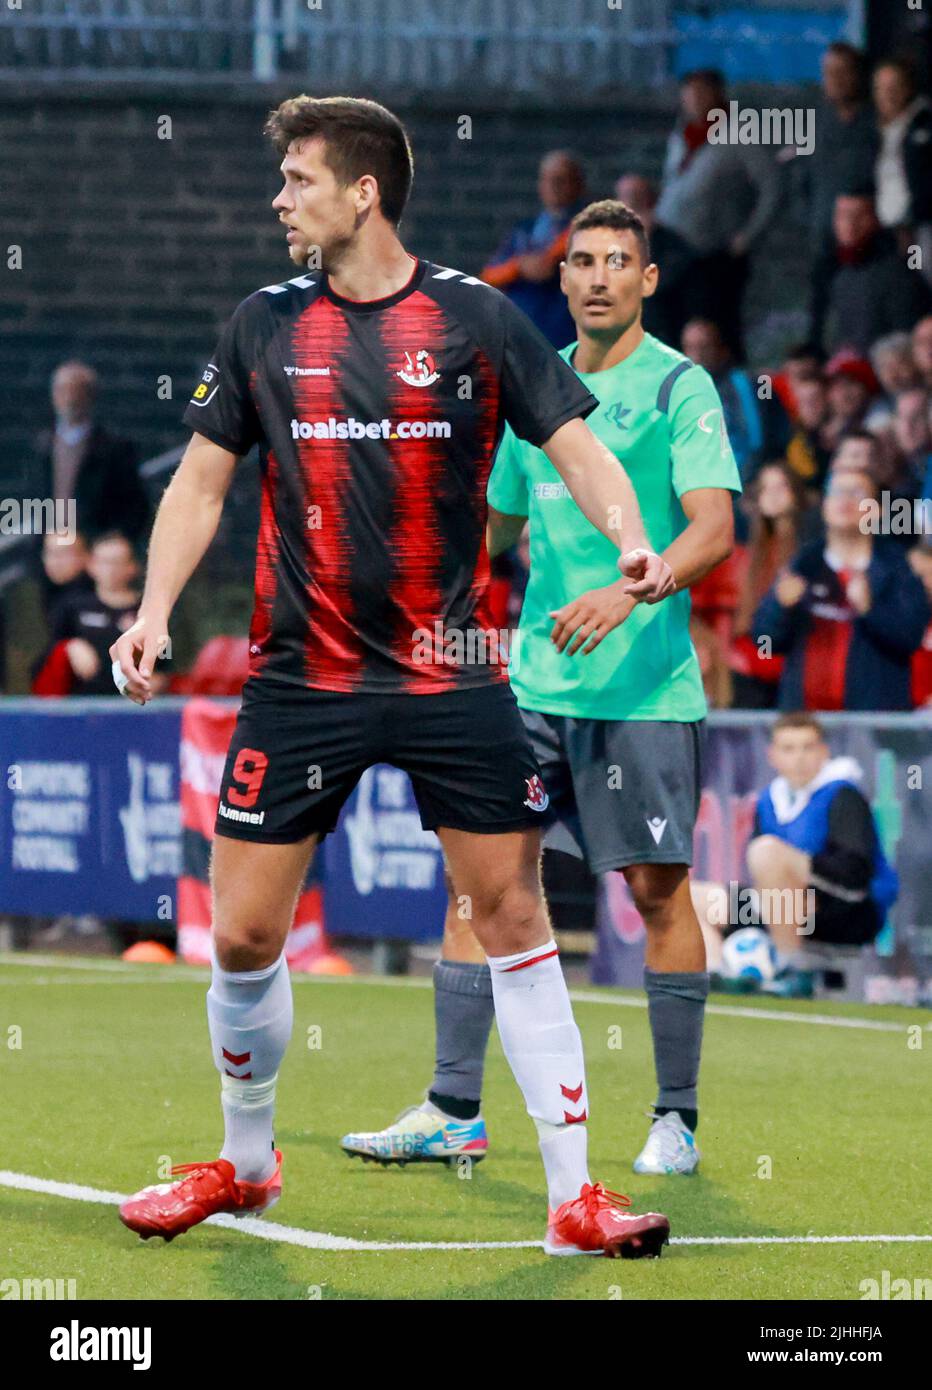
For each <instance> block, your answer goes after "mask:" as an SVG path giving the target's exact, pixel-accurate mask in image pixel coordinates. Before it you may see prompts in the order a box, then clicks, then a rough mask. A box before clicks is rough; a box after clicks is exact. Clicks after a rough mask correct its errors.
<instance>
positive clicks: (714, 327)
mask: <svg viewBox="0 0 932 1390" xmlns="http://www.w3.org/2000/svg"><path fill="white" fill-rule="evenodd" d="M681 346H682V349H683V352H684V353H685V354H686V356H687V357H690V358H692V360H693V362H695V363H696V364H697V365H698V366H700V367H705V369H706V371H707V372H708V373H709V375H710V376H711V377H712V380H713V381H714V382H715V387H716V390H717V391H718V394H719V396H720V397H721V402H722V411H723V413H724V416H725V426H726V428H727V430H728V439H729V441H730V443H731V447H732V450H733V451H734V455H735V458H736V460H737V463H738V469H739V471H740V473H741V481H742V482H743V483H746V482H747V481H748V480H749V479H750V478H752V477H753V475H754V473H755V471H756V469H757V468H758V466H759V464H760V463H761V460H762V459H764V458H768V457H772V456H773V455H774V454H780V453H782V451H783V449H784V448H785V447H786V443H787V440H788V438H789V422H788V421H787V418H786V413H785V411H784V409H783V407H782V405H781V404H780V402H779V401H778V400H777V399H776V398H775V397H773V396H772V395H771V396H769V397H768V396H766V395H765V396H764V397H763V399H762V398H761V397H760V395H759V394H758V391H757V387H756V384H755V383H754V382H753V381H752V380H751V378H750V377H749V376H748V374H747V372H744V371H742V370H741V368H740V367H738V366H736V365H735V362H734V359H733V357H732V353H731V350H730V349H729V347H728V345H727V343H726V341H725V337H724V335H723V333H722V330H721V328H720V327H719V325H718V324H717V323H714V322H713V321H712V320H711V319H691V320H690V322H689V323H687V325H686V327H685V328H684V329H683V339H682V344H681Z"/></svg>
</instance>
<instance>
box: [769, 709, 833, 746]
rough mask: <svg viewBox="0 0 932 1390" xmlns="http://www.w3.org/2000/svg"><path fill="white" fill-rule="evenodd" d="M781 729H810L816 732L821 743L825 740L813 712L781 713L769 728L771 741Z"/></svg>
mask: <svg viewBox="0 0 932 1390" xmlns="http://www.w3.org/2000/svg"><path fill="white" fill-rule="evenodd" d="M783 729H812V730H813V732H814V733H816V734H818V736H819V738H820V740H821V741H822V743H825V742H826V741H827V740H826V737H825V729H824V727H823V725H822V724H821V723H820V722H819V720H818V719H816V717H815V715H814V714H807V713H806V711H805V710H798V711H794V712H793V713H792V714H781V715H780V717H779V719H775V720H774V723H773V727H772V729H771V730H770V741H771V743H772V742H773V740H774V739H775V738H776V736H777V734H779V733H780V732H781V730H783Z"/></svg>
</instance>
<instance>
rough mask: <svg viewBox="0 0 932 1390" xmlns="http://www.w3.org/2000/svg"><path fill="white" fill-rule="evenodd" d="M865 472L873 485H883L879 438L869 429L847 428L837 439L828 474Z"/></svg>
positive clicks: (831, 475)
mask: <svg viewBox="0 0 932 1390" xmlns="http://www.w3.org/2000/svg"><path fill="white" fill-rule="evenodd" d="M842 473H858V474H860V473H866V474H867V475H868V476H869V477H870V478H871V479H873V482H874V486H875V487H877V488H880V487H882V486H883V478H884V452H883V448H882V446H881V443H880V440H879V439H878V438H877V436H876V435H875V434H871V432H870V430H849V431H848V433H847V434H846V435H844V436H843V437H842V438H841V439H839V441H838V444H837V446H836V448H835V452H834V453H833V454H832V457H831V462H830V463H829V476H830V477H835V476H836V475H840V474H842Z"/></svg>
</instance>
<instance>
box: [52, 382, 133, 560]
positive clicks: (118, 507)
mask: <svg viewBox="0 0 932 1390" xmlns="http://www.w3.org/2000/svg"><path fill="white" fill-rule="evenodd" d="M97 391H98V379H97V373H96V372H95V371H94V369H93V367H89V366H88V365H87V364H86V363H85V362H77V361H71V362H63V363H62V364H61V366H60V367H58V368H56V370H55V372H54V373H53V375H52V407H53V410H54V412H55V426H54V428H53V429H52V430H51V431H46V432H44V433H43V434H41V435H40V436H39V438H38V440H37V441H36V458H35V464H34V469H33V476H32V478H31V480H30V486H31V488H32V489H33V491H32V492H31V494H30V495H32V496H35V497H49V498H54V499H56V500H59V499H60V500H62V501H64V502H68V501H69V500H71V499H73V500H74V504H75V513H76V521H75V524H76V526H77V529H78V530H79V531H80V532H81V533H82V534H83V535H84V536H86V537H87V538H88V540H91V539H92V538H93V537H94V536H95V535H99V534H101V533H102V532H104V531H108V530H111V529H113V528H114V527H116V528H119V529H120V530H122V531H124V532H125V533H126V535H127V536H129V537H130V538H131V539H132V540H133V541H139V540H142V539H143V537H144V536H145V535H146V534H147V533H148V528H149V520H150V516H149V503H148V499H147V497H146V493H145V489H144V488H143V485H142V482H141V480H140V477H139V471H138V466H137V459H136V451H135V449H134V448H133V446H132V444H130V443H129V442H128V441H127V440H125V439H118V438H116V437H115V436H114V435H112V434H110V433H109V431H107V430H105V429H104V428H103V426H102V425H100V424H98V423H97V421H96V419H95V408H96V403H97Z"/></svg>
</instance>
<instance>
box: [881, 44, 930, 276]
mask: <svg viewBox="0 0 932 1390" xmlns="http://www.w3.org/2000/svg"><path fill="white" fill-rule="evenodd" d="M873 85H874V106H875V108H876V110H877V120H878V122H879V125H880V152H879V154H878V156H877V165H876V174H875V181H876V184H877V217H878V219H879V221H880V225H881V226H882V227H886V228H888V229H889V230H890V231H892V232H893V233H894V234H895V235H896V238H897V244H898V247H899V250H900V253H901V255H905V254H906V252H907V250H908V248H909V246H911V245H914V244H915V245H918V246H920V247H921V248H922V270H923V271H924V274H925V276H926V279H927V280H929V279H930V278H932V107H930V105H929V102H928V99H927V98H926V97H924V96H922V95H921V94H920V93H919V91H918V88H917V82H916V75H915V72H914V71H913V68H912V67H911V65H910V64H909V63H908V62H905V61H903V60H901V59H898V58H888V59H886V60H885V61H884V62H882V63H879V64H878V66H877V67H876V68H875V69H874V83H873Z"/></svg>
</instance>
